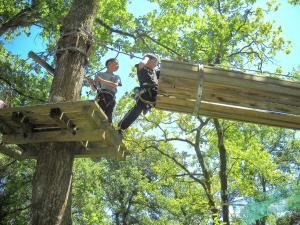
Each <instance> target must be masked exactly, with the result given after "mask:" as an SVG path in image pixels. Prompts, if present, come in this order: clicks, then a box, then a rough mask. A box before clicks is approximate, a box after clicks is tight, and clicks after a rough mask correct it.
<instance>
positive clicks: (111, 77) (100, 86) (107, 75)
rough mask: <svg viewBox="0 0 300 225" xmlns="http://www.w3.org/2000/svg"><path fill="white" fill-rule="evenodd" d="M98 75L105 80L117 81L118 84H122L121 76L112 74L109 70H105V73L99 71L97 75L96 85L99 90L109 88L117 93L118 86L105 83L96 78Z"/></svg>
mask: <svg viewBox="0 0 300 225" xmlns="http://www.w3.org/2000/svg"><path fill="white" fill-rule="evenodd" d="M97 76H99V77H101V78H102V79H104V80H107V81H111V82H114V83H117V84H118V86H122V82H121V78H120V77H119V76H118V75H115V74H111V73H108V72H103V73H98V74H96V76H95V86H96V88H97V90H109V91H112V92H113V93H117V87H115V88H114V87H111V86H108V85H106V84H104V83H100V82H99V81H97V80H96V77H97Z"/></svg>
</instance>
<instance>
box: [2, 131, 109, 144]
mask: <svg viewBox="0 0 300 225" xmlns="http://www.w3.org/2000/svg"><path fill="white" fill-rule="evenodd" d="M107 134H108V133H107V131H106V130H104V129H95V130H78V131H77V133H76V134H75V135H73V134H71V133H70V132H68V131H66V130H62V131H46V132H36V133H32V136H31V137H28V138H25V137H24V136H23V135H20V134H10V135H3V137H2V140H3V143H5V144H28V143H43V142H81V141H100V142H102V141H103V142H108V143H113V141H111V136H110V135H107Z"/></svg>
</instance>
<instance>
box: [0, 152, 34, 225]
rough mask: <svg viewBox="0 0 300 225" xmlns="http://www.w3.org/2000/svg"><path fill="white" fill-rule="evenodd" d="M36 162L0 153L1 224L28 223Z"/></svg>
mask: <svg viewBox="0 0 300 225" xmlns="http://www.w3.org/2000/svg"><path fill="white" fill-rule="evenodd" d="M33 168H34V162H33V161H24V162H18V161H16V160H13V159H10V158H8V157H4V156H3V155H2V154H0V221H1V224H18V225H22V224H24V225H25V224H28V221H30V207H31V205H30V204H31V192H32V190H31V188H32V186H31V181H32V174H33Z"/></svg>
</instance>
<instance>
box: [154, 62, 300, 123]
mask: <svg viewBox="0 0 300 225" xmlns="http://www.w3.org/2000/svg"><path fill="white" fill-rule="evenodd" d="M199 102H200V104H199ZM156 108H158V109H163V110H167V111H175V112H183V113H196V114H198V115H203V116H209V117H216V118H224V119H229V120H237V121H244V122H253V123H259V124H265V125H271V126H278V127H285V128H293V129H300V82H292V81H286V80H280V79H277V78H270V77H263V76H257V75H251V74H247V73H243V72H239V71H232V70H225V69H220V68H216V67H212V66H199V65H198V64H193V63H186V62H177V61H170V60H162V63H161V73H160V79H159V90H158V96H157V103H156Z"/></svg>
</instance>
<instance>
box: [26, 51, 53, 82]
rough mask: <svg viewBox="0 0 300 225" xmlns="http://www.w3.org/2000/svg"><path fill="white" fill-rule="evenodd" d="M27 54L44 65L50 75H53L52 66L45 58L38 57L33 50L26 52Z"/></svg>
mask: <svg viewBox="0 0 300 225" xmlns="http://www.w3.org/2000/svg"><path fill="white" fill-rule="evenodd" d="M28 56H29V57H30V58H32V59H33V60H34V61H36V62H37V63H38V64H40V65H41V66H42V67H44V68H45V69H46V70H47V71H48V72H49V73H50V74H51V75H52V76H55V70H54V68H53V67H52V66H50V65H49V64H48V63H47V62H46V61H45V60H43V59H42V58H40V57H39V56H38V55H37V54H35V53H34V52H33V51H30V52H29V53H28Z"/></svg>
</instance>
